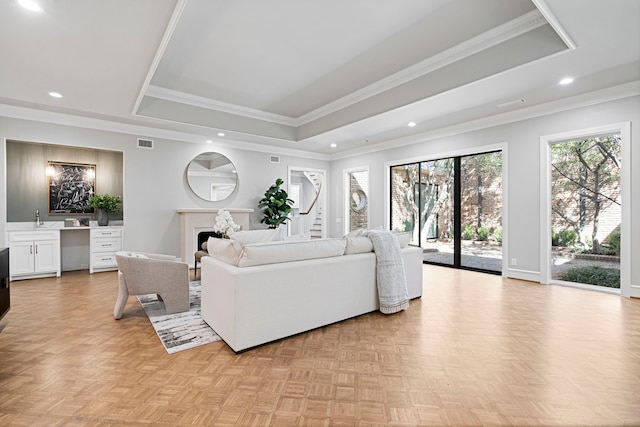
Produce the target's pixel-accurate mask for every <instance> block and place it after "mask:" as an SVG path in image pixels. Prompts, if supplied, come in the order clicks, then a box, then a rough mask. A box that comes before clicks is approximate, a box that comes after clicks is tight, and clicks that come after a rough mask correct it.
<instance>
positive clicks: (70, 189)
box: [47, 162, 96, 214]
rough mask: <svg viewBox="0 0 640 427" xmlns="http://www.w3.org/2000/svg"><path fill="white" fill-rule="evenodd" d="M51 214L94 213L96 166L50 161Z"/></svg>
mask: <svg viewBox="0 0 640 427" xmlns="http://www.w3.org/2000/svg"><path fill="white" fill-rule="evenodd" d="M47 169H48V172H47V174H48V175H49V214H69V213H80V214H93V213H94V212H95V210H94V208H92V207H91V206H89V205H88V204H87V201H88V200H89V198H90V197H91V196H93V194H94V192H95V176H96V166H95V165H87V164H69V163H56V162H49V167H48V168H47Z"/></svg>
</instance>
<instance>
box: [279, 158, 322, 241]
mask: <svg viewBox="0 0 640 427" xmlns="http://www.w3.org/2000/svg"><path fill="white" fill-rule="evenodd" d="M287 183H288V189H287V192H288V194H289V198H290V199H292V200H293V208H292V215H291V220H290V221H289V224H288V227H287V234H288V235H289V236H291V235H305V236H306V235H307V234H308V235H309V237H310V238H311V239H319V238H323V237H327V220H326V214H325V211H326V207H327V206H326V204H327V200H326V199H327V198H326V193H327V185H326V171H325V170H323V169H310V168H304V167H295V166H290V167H289V169H288V180H287Z"/></svg>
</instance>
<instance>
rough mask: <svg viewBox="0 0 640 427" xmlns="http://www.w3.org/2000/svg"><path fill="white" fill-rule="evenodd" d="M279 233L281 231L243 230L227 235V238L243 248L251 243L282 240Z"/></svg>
mask: <svg viewBox="0 0 640 427" xmlns="http://www.w3.org/2000/svg"><path fill="white" fill-rule="evenodd" d="M281 233H282V231H281V230H279V229H267V230H245V231H236V232H233V233H229V238H231V239H233V240H235V241H237V242H239V243H240V245H242V246H244V245H250V244H252V243H262V242H273V241H280V240H282V234H281Z"/></svg>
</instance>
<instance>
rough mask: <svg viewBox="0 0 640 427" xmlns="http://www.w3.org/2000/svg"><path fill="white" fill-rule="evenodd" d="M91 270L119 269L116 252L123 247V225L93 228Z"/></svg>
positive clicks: (92, 271) (91, 271)
mask: <svg viewBox="0 0 640 427" xmlns="http://www.w3.org/2000/svg"><path fill="white" fill-rule="evenodd" d="M90 239H91V242H90V252H91V260H90V261H89V272H90V273H94V272H96V271H108V270H117V269H118V264H117V262H116V252H117V251H119V250H121V249H122V227H98V228H91V237H90Z"/></svg>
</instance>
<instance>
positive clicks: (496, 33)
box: [134, 2, 564, 127]
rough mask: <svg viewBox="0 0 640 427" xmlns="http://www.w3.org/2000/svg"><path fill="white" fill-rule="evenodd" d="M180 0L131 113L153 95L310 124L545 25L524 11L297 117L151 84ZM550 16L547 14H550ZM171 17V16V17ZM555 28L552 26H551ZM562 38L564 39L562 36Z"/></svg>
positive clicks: (266, 118)
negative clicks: (144, 99) (494, 26)
mask: <svg viewBox="0 0 640 427" xmlns="http://www.w3.org/2000/svg"><path fill="white" fill-rule="evenodd" d="M183 7H184V5H182V2H181V3H179V4H178V6H177V7H176V12H175V13H174V16H173V17H172V21H171V23H170V26H169V28H168V29H167V33H166V34H165V38H163V43H162V44H161V46H160V48H159V49H158V53H156V58H155V59H154V65H153V66H152V68H151V69H150V71H149V74H148V76H147V80H146V81H145V85H144V86H143V91H142V92H141V94H140V96H139V98H138V100H137V102H136V106H135V108H134V114H136V112H137V110H138V108H139V106H140V103H141V102H142V98H143V97H144V96H149V97H153V98H158V99H163V100H165V101H170V102H177V103H180V104H186V105H192V106H196V107H201V108H206V109H209V110H214V111H221V112H224V113H229V114H234V115H238V116H242V117H247V118H252V119H257V120H263V121H267V122H272V123H277V124H281V125H285V126H291V127H299V126H302V125H305V124H307V123H311V122H313V121H315V120H318V119H320V118H322V117H325V116H327V115H329V114H332V113H335V112H337V111H340V110H342V109H344V108H347V107H349V106H351V105H354V104H356V103H358V102H361V101H364V100H366V99H368V98H371V97H373V96H375V95H379V94H381V93H383V92H386V91H388V90H391V89H393V88H395V87H397V86H400V85H402V84H404V83H407V82H409V81H412V80H415V79H416V78H419V77H421V76H424V75H426V74H429V73H431V72H434V71H436V70H438V69H440V68H443V67H445V66H447V65H450V64H452V63H455V62H458V61H460V60H462V59H464V58H467V57H469V56H471V55H474V54H476V53H478V52H481V51H483V50H486V49H488V48H490V47H493V46H495V45H498V44H500V43H503V42H505V41H507V40H510V39H513V38H515V37H518V36H520V35H522V34H525V33H527V32H529V31H532V30H534V29H536V28H539V27H541V26H543V25H546V24H547V20H545V17H544V16H543V15H542V14H541V13H540V12H539V11H538V10H537V9H536V10H532V11H531V12H528V13H526V14H524V15H522V16H520V17H518V18H515V19H513V20H511V21H509V22H507V23H505V24H502V25H500V26H498V27H496V28H493V29H491V30H488V31H485V32H484V33H482V34H480V35H478V36H476V37H473V38H471V39H469V40H466V41H464V42H462V43H459V44H457V45H456V46H453V47H451V48H449V49H447V50H445V51H443V52H440V53H438V54H436V55H434V56H432V57H430V58H428V59H425V60H424V61H421V62H419V63H417V64H414V65H412V66H410V67H408V68H406V69H404V70H402V71H399V72H397V73H395V74H392V75H390V76H388V77H385V78H383V79H381V80H378V81H377V82H375V83H372V84H370V85H368V86H365V87H364V88H361V89H359V90H357V91H355V92H352V93H350V94H349V95H346V96H344V97H342V98H339V99H337V100H335V101H332V102H330V103H328V104H326V105H324V106H322V107H320V108H317V109H315V110H313V111H311V112H309V113H307V114H304V115H302V116H300V117H298V118H293V117H288V116H283V115H280V114H274V113H269V112H266V111H262V110H258V109H254V108H248V107H244V106H241V105H237V104H232V103H227V102H223V101H218V100H215V99H211V98H206V97H202V96H198V95H192V94H189V93H185V92H182V91H177V90H173V89H168V88H164V87H159V86H155V85H151V84H150V81H151V77H152V75H153V73H154V72H155V69H156V67H157V63H158V62H159V60H160V59H159V58H160V57H161V56H162V54H163V53H164V50H165V48H166V44H167V43H168V39H169V38H170V37H171V34H172V33H173V29H174V28H175V25H176V24H177V20H178V19H179V15H180V13H182V8H183ZM550 16H551V15H550ZM174 18H175V19H174ZM554 29H555V27H554ZM563 40H564V39H563Z"/></svg>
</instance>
